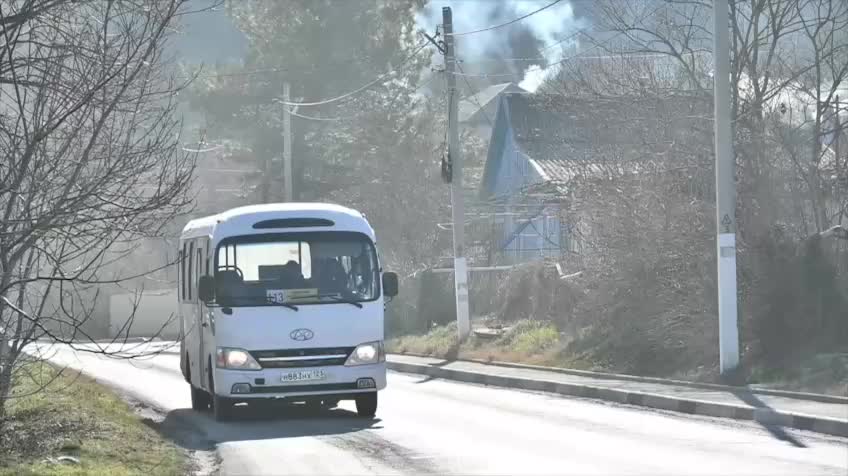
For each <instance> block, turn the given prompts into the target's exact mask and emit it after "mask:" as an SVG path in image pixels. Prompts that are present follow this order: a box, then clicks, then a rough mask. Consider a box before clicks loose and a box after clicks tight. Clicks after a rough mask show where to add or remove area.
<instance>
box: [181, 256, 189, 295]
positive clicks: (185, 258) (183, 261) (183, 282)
mask: <svg viewBox="0 0 848 476" xmlns="http://www.w3.org/2000/svg"><path fill="white" fill-rule="evenodd" d="M186 261H188V243H185V242H183V251H182V253H181V254H180V271H181V274H182V279H181V280H180V284H181V287H182V292H183V301H185V300H186V299H187V298H186V295H187V294H186V289H187V288H188V285H187V284H186Z"/></svg>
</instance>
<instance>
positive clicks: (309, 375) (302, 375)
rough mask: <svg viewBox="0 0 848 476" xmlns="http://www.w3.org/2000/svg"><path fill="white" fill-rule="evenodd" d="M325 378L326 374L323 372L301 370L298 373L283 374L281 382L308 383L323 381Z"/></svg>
mask: <svg viewBox="0 0 848 476" xmlns="http://www.w3.org/2000/svg"><path fill="white" fill-rule="evenodd" d="M326 378H327V373H326V372H324V371H323V370H302V371H299V372H289V373H287V374H283V377H282V378H281V380H282V381H283V383H288V382H309V381H315V380H324V379H326Z"/></svg>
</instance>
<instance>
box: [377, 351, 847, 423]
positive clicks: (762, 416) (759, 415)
mask: <svg viewBox="0 0 848 476" xmlns="http://www.w3.org/2000/svg"><path fill="white" fill-rule="evenodd" d="M386 365H387V367H388V369H389V370H393V371H395V372H403V373H410V374H419V375H426V376H428V377H432V378H443V379H447V380H456V381H459V382H467V383H476V384H482V385H490V386H493V387H504V388H513V389H519V390H531V391H539V392H549V393H556V394H559V395H567V396H573V397H583V398H591V399H596V400H604V401H610V402H616V403H623V404H629V405H636V406H640V407H646V408H653V409H657V410H667V411H672V412H678V413H685V414H689V415H703V416H710V417H719V418H730V419H734V420H748V421H755V422H758V423H761V424H763V425H779V426H785V427H789V428H796V429H799V430H808V431H813V432H816V433H823V434H827V435H832V436H841V437H848V421H841V420H836V419H832V418H825V417H818V416H813V415H804V414H798V413H789V412H781V411H775V410H772V409H769V408H753V407H750V406H747V405H732V404H727V403H717V402H709V401H704V400H695V399H686V398H680V397H672V396H668V395H658V394H652V393H646V392H635V391H629V390H620V389H615V388H607V387H598V386H592V385H586V384H578V383H564V382H556V381H552V380H538V379H529V378H524V377H510V376H505V375H494V374H488V373H481V372H471V371H468V370H456V369H445V368H442V367H437V366H433V365H426V364H411V363H406V362H392V361H387V362H386ZM728 388H730V389H733V390H736V391H739V390H740V389H739V388H735V387H728Z"/></svg>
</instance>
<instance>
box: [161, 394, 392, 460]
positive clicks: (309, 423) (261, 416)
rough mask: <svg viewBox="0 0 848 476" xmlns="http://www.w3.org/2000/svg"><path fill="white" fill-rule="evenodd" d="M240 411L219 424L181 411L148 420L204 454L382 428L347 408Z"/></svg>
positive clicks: (270, 406)
mask: <svg viewBox="0 0 848 476" xmlns="http://www.w3.org/2000/svg"><path fill="white" fill-rule="evenodd" d="M236 410H237V411H236V412H235V418H234V420H233V421H229V422H217V421H215V419H214V417H212V414H211V412H197V411H195V410H191V409H188V408H180V409H176V410H172V411H170V412H168V413H167V414H166V415H165V418H164V420H162V421H154V420H150V419H148V420H146V421H145V423H147V425H148V426H150V427H151V428H153V429H154V430H156V431H157V432H159V433H160V434H161V435H163V436H164V437H165V438H168V439H169V440H171V441H173V442H175V443H176V444H177V445H179V446H181V447H183V448H185V449H188V450H200V451H205V450H209V449H212V448H213V447H214V446H215V445H216V444H219V443H226V442H233V441H248V440H268V439H276V438H297V437H303V436H328V435H343V434H348V433H355V432H359V431H362V430H366V429H381V428H382V426H381V425H380V420H379V419H366V418H360V417H358V416H356V413H354V412H350V411H347V410H343V409H332V410H316V411H307V410H306V409H304V408H302V407H299V406H296V405H283V404H264V405H261V406H258V407H256V408H248V407H237V408H236Z"/></svg>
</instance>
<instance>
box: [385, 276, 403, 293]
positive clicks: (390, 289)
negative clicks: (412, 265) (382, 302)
mask: <svg viewBox="0 0 848 476" xmlns="http://www.w3.org/2000/svg"><path fill="white" fill-rule="evenodd" d="M399 287H400V286H399V285H398V275H397V274H395V273H388V272H387V273H383V294H385V295H386V296H387V297H395V296H397V295H398V288H399Z"/></svg>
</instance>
